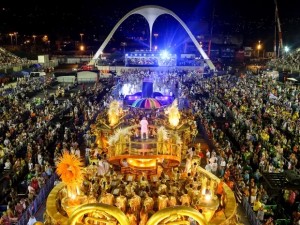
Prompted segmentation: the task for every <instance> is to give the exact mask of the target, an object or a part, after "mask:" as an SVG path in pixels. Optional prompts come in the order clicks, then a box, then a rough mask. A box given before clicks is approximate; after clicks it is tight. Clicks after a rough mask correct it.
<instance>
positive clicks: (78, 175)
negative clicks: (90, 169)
mask: <svg viewBox="0 0 300 225" xmlns="http://www.w3.org/2000/svg"><path fill="white" fill-rule="evenodd" d="M56 173H57V174H58V176H60V178H61V180H62V182H63V183H64V184H65V185H66V187H67V192H68V197H70V198H75V197H76V195H78V194H79V193H78V190H79V187H80V185H81V184H82V182H83V162H82V161H81V160H80V158H78V157H77V156H76V155H74V154H70V153H69V152H68V151H65V152H64V153H63V154H62V156H61V157H60V158H59V162H58V165H57V168H56Z"/></svg>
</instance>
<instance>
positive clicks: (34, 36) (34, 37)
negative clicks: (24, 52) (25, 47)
mask: <svg viewBox="0 0 300 225" xmlns="http://www.w3.org/2000/svg"><path fill="white" fill-rule="evenodd" d="M32 37H33V44H35V39H36V35H32Z"/></svg>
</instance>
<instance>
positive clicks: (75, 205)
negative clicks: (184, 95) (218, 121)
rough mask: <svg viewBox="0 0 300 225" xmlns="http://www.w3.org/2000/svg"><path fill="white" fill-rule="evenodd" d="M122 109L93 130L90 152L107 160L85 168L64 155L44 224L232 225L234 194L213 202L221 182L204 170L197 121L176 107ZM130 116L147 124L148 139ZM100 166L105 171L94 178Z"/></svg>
mask: <svg viewBox="0 0 300 225" xmlns="http://www.w3.org/2000/svg"><path fill="white" fill-rule="evenodd" d="M123 107H124V106H123V104H122V102H120V101H117V100H114V101H112V102H111V103H110V106H109V109H108V110H107V111H106V112H102V113H100V114H99V116H98V117H97V119H96V122H95V124H93V125H92V126H91V130H92V132H93V133H94V135H95V137H96V140H95V143H94V145H93V151H97V152H101V153H102V156H103V155H105V156H106V158H105V159H103V158H99V157H97V156H96V155H95V154H91V159H90V163H89V165H84V163H83V159H81V158H77V157H76V156H75V155H72V154H71V153H68V152H64V153H63V155H62V156H61V158H60V161H59V162H58V165H57V171H56V172H57V174H58V175H59V177H60V179H61V181H62V182H61V183H59V184H58V185H56V186H55V187H54V188H53V190H52V191H51V193H50V195H49V196H48V199H47V203H46V212H45V216H44V217H45V221H44V224H49V225H50V224H51V225H52V224H61V225H63V224H74V225H75V224H100V225H102V224H121V225H135V224H138V225H154V224H169V225H171V224H200V225H217V224H218V225H219V224H224V225H227V224H237V221H236V207H237V204H236V200H235V196H234V193H233V192H232V190H231V189H230V188H229V187H228V186H227V185H226V184H225V183H224V185H223V190H224V191H223V195H222V196H221V198H218V197H217V195H216V193H215V191H216V188H217V186H218V184H219V182H220V179H219V178H218V177H216V176H214V175H213V174H211V173H209V172H207V171H206V170H205V169H203V168H202V167H201V158H200V157H199V152H200V151H202V150H203V149H201V144H200V143H197V142H195V139H194V135H195V132H194V130H193V129H197V127H196V126H195V123H194V118H193V116H187V114H186V112H181V111H180V110H179V109H178V102H177V99H175V100H174V101H173V102H172V104H170V105H168V106H164V107H161V108H156V107H155V108H152V109H147V110H145V109H143V108H132V107H128V108H123ZM153 113H154V114H155V115H156V117H155V118H153V120H151V115H152V114H153ZM133 115H143V116H147V118H148V119H149V121H151V122H149V127H148V128H149V132H150V130H151V135H149V138H148V139H144V138H143V137H142V136H141V133H140V129H141V127H140V126H141V125H140V124H139V123H138V121H139V119H140V118H139V117H138V119H135V118H134V116H133ZM190 149H193V151H190ZM103 160H105V161H107V162H108V163H109V164H108V165H109V169H108V170H107V171H105V173H102V174H101V175H99V173H98V172H97V166H98V165H99V163H103ZM220 206H222V207H220Z"/></svg>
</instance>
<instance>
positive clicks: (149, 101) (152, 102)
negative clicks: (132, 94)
mask: <svg viewBox="0 0 300 225" xmlns="http://www.w3.org/2000/svg"><path fill="white" fill-rule="evenodd" d="M131 106H132V107H135V108H141V109H158V108H160V107H161V104H160V102H159V101H158V100H156V99H155V98H141V99H137V100H135V101H134V102H133V103H132V105H131Z"/></svg>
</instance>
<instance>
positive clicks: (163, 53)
mask: <svg viewBox="0 0 300 225" xmlns="http://www.w3.org/2000/svg"><path fill="white" fill-rule="evenodd" d="M160 57H161V58H162V59H168V58H170V54H169V52H167V51H162V53H161V54H160Z"/></svg>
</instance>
